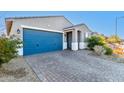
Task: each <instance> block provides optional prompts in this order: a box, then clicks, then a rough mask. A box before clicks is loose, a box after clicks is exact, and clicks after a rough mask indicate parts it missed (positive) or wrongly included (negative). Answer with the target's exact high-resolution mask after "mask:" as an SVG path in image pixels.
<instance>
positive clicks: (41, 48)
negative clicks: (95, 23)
mask: <svg viewBox="0 0 124 93" xmlns="http://www.w3.org/2000/svg"><path fill="white" fill-rule="evenodd" d="M5 23H6V29H7V34H8V36H16V37H18V38H20V39H21V40H22V41H23V47H22V48H21V49H19V51H21V52H20V55H24V56H26V55H32V54H37V53H45V52H50V51H57V50H64V49H71V50H74V51H76V50H79V49H84V48H86V43H85V38H87V37H88V36H90V34H91V33H92V32H91V30H90V29H89V28H88V27H87V26H86V25H85V24H77V25H74V24H72V23H71V22H70V21H69V20H68V19H67V18H65V17H64V16H36V17H10V18H6V19H5Z"/></svg>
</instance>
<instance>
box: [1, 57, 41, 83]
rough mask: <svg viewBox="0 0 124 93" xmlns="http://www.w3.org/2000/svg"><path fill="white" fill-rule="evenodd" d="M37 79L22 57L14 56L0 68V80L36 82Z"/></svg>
mask: <svg viewBox="0 0 124 93" xmlns="http://www.w3.org/2000/svg"><path fill="white" fill-rule="evenodd" d="M38 81H39V79H38V77H37V76H36V74H35V73H34V72H33V71H32V69H31V68H30V67H29V65H28V64H27V63H26V62H25V60H24V58H21V57H19V58H15V59H13V60H11V61H10V62H9V63H6V64H3V65H2V68H0V82H38Z"/></svg>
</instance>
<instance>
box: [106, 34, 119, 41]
mask: <svg viewBox="0 0 124 93" xmlns="http://www.w3.org/2000/svg"><path fill="white" fill-rule="evenodd" d="M107 42H108V43H120V42H121V38H120V37H119V36H117V35H112V36H110V37H109V38H108V39H107Z"/></svg>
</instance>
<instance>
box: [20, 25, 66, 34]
mask: <svg viewBox="0 0 124 93" xmlns="http://www.w3.org/2000/svg"><path fill="white" fill-rule="evenodd" d="M21 27H22V28H28V29H35V30H44V31H50V32H58V33H64V32H63V31H58V30H51V29H45V28H38V27H32V26H26V25H21Z"/></svg>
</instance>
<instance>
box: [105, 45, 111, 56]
mask: <svg viewBox="0 0 124 93" xmlns="http://www.w3.org/2000/svg"><path fill="white" fill-rule="evenodd" d="M104 49H105V50H106V52H105V55H112V53H113V50H112V49H111V48H110V47H108V46H104Z"/></svg>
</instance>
